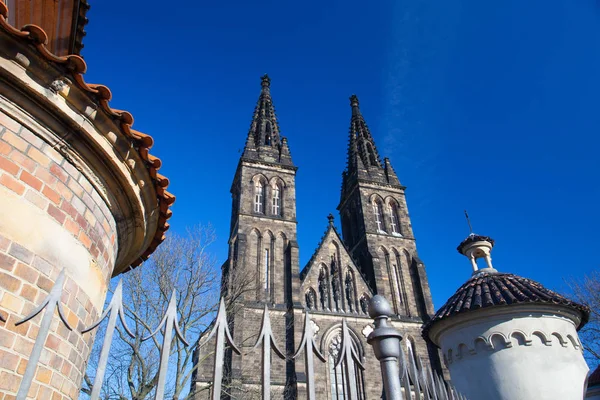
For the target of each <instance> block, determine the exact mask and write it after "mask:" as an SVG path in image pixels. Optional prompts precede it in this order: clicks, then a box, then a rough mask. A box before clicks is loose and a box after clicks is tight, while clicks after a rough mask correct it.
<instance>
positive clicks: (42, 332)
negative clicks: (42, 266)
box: [15, 269, 73, 400]
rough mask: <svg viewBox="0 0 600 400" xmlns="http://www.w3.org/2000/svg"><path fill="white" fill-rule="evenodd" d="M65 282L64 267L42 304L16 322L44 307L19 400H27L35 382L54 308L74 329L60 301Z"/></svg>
mask: <svg viewBox="0 0 600 400" xmlns="http://www.w3.org/2000/svg"><path fill="white" fill-rule="evenodd" d="M64 284H65V270H64V269H63V270H62V271H60V274H58V277H57V278H56V281H54V285H53V286H52V289H50V293H48V296H46V298H45V299H44V300H43V301H42V305H40V306H39V307H37V308H36V309H35V310H33V311H32V312H31V313H30V314H29V315H27V316H26V317H25V318H23V319H22V320H20V321H19V322H17V323H16V324H15V326H19V325H21V324H24V323H25V322H27V321H29V320H30V319H32V318H34V317H35V316H36V315H38V314H39V313H41V312H42V310H44V308H45V309H46V311H44V316H43V317H42V321H41V322H40V327H39V330H38V334H37V337H36V338H35V343H34V345H33V350H31V354H30V356H29V360H28V361H27V367H25V372H24V373H23V378H22V379H21V384H20V386H19V391H18V392H17V400H25V399H26V398H27V393H28V392H29V388H30V387H31V384H32V383H33V378H34V377H35V370H36V368H37V366H38V362H39V360H40V356H41V355H42V350H43V349H44V343H45V342H46V338H47V337H48V334H49V333H50V325H51V324H52V319H53V317H54V310H57V311H58V316H59V317H60V319H61V321H62V322H63V324H65V326H66V327H67V329H69V330H70V331H72V330H73V328H71V326H70V325H69V323H68V322H67V319H66V318H65V315H64V314H65V313H64V311H63V308H62V303H61V301H60V298H61V295H62V291H63V286H64Z"/></svg>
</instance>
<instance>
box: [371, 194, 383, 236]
mask: <svg viewBox="0 0 600 400" xmlns="http://www.w3.org/2000/svg"><path fill="white" fill-rule="evenodd" d="M373 212H374V213H375V222H376V223H377V231H378V232H385V225H384V223H383V209H382V206H381V203H380V202H379V201H377V200H375V202H373Z"/></svg>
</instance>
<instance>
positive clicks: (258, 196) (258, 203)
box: [254, 180, 265, 214]
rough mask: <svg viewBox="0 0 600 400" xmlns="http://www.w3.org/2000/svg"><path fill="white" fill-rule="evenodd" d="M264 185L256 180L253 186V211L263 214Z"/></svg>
mask: <svg viewBox="0 0 600 400" xmlns="http://www.w3.org/2000/svg"><path fill="white" fill-rule="evenodd" d="M264 205H265V185H264V183H263V182H262V181H260V180H257V181H256V185H255V186H254V212H256V213H260V214H264V212H265V207H264Z"/></svg>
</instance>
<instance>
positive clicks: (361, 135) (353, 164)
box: [338, 95, 434, 320]
mask: <svg viewBox="0 0 600 400" xmlns="http://www.w3.org/2000/svg"><path fill="white" fill-rule="evenodd" d="M350 106H351V109H352V117H351V119H350V138H349V141H348V160H347V166H346V170H345V171H344V172H343V174H342V193H341V200H340V204H339V206H338V210H339V212H340V216H341V222H342V233H343V237H344V241H345V242H346V245H347V246H348V248H349V249H350V252H351V253H352V256H353V257H354V259H355V260H356V262H357V263H358V264H359V268H360V270H361V271H362V273H363V274H364V275H365V276H366V278H367V281H368V283H369V284H370V285H371V287H372V289H373V291H374V292H376V293H377V294H380V295H383V296H385V297H386V298H388V299H390V303H391V304H392V307H393V309H394V313H395V314H396V315H397V316H398V317H400V318H402V317H408V318H418V319H421V320H426V319H428V316H429V315H431V314H433V311H434V310H433V304H432V301H431V293H430V290H429V284H428V281H427V275H426V273H425V266H424V264H423V262H422V261H421V260H420V259H419V257H418V255H417V250H416V245H415V238H414V236H413V231H412V225H411V221H410V216H409V213H408V209H407V205H406V197H405V194H404V191H405V189H406V188H405V187H404V186H402V185H401V184H400V181H399V179H398V177H397V175H396V173H395V172H394V169H393V168H392V164H391V163H390V160H389V159H388V158H384V159H383V162H382V161H381V159H380V157H379V153H378V151H377V146H375V141H374V139H373V136H372V135H371V132H370V130H369V128H368V126H367V124H366V122H365V119H364V117H363V116H362V114H361V111H360V108H359V102H358V98H357V97H356V96H355V95H352V96H351V97H350Z"/></svg>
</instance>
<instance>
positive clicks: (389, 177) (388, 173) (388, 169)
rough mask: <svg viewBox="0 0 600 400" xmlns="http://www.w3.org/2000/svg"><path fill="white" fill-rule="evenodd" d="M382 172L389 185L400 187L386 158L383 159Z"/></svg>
mask: <svg viewBox="0 0 600 400" xmlns="http://www.w3.org/2000/svg"><path fill="white" fill-rule="evenodd" d="M383 170H384V171H385V176H386V178H387V181H388V182H389V183H390V184H392V185H400V180H399V179H398V176H397V175H396V172H395V171H394V168H392V163H391V162H390V159H389V158H387V157H385V158H384V159H383Z"/></svg>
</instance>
